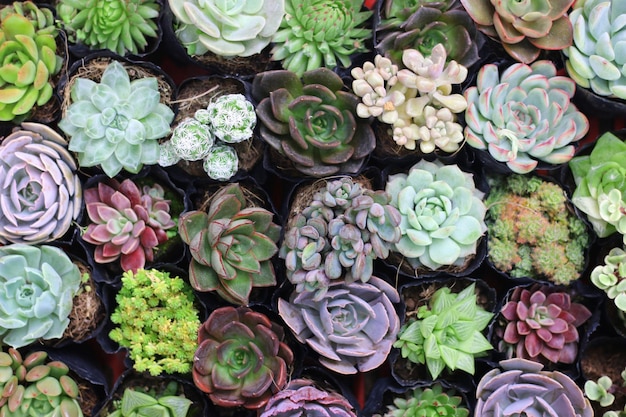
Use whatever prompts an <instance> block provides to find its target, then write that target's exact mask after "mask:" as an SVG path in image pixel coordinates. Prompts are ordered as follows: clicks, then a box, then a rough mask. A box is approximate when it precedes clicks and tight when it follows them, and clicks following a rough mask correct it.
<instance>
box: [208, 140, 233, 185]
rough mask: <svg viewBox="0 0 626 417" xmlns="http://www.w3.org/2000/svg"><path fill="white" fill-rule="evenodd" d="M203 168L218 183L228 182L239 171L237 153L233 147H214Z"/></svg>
mask: <svg viewBox="0 0 626 417" xmlns="http://www.w3.org/2000/svg"><path fill="white" fill-rule="evenodd" d="M202 167H203V168H204V170H205V171H206V173H207V175H208V176H209V178H212V179H214V180H218V181H228V180H229V179H231V178H232V177H233V176H234V175H235V174H236V173H237V170H238V169H239V158H238V157H237V151H236V150H235V148H233V147H232V146H228V145H216V146H212V147H211V149H210V150H209V154H208V155H207V156H206V157H205V158H204V162H202Z"/></svg>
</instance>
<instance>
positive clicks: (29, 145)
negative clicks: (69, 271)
mask: <svg viewBox="0 0 626 417" xmlns="http://www.w3.org/2000/svg"><path fill="white" fill-rule="evenodd" d="M76 169H77V167H76V162H75V161H74V158H73V157H72V155H71V154H70V153H69V152H68V150H67V142H66V141H65V139H63V138H62V137H61V136H60V135H59V134H58V133H57V132H55V131H54V130H52V129H51V128H49V127H48V126H45V125H42V124H39V123H23V124H22V126H21V128H16V129H14V130H13V132H12V133H11V134H10V135H8V136H6V137H5V138H4V139H3V140H2V143H1V144H0V178H2V181H3V187H2V191H0V243H3V244H7V243H27V244H32V245H35V244H39V243H45V242H51V241H53V240H57V239H60V238H61V237H63V235H65V233H66V232H67V231H68V230H69V228H70V226H71V222H72V221H75V220H77V218H78V216H79V214H80V212H81V209H82V204H83V201H82V197H83V192H82V186H81V184H80V180H79V178H78V176H77V175H76Z"/></svg>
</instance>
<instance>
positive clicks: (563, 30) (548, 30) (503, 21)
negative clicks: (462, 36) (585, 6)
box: [461, 0, 574, 64]
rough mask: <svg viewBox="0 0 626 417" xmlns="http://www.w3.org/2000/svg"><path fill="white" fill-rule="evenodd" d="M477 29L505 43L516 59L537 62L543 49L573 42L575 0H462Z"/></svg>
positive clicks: (505, 48) (564, 45)
mask: <svg viewBox="0 0 626 417" xmlns="http://www.w3.org/2000/svg"><path fill="white" fill-rule="evenodd" d="M461 3H462V4H463V7H465V9H466V10H467V12H468V13H469V14H470V16H471V17H472V19H474V21H475V22H476V26H477V28H478V30H480V31H482V32H484V33H485V34H486V35H487V36H490V37H491V38H493V39H495V40H497V41H499V42H500V43H502V46H503V47H504V50H505V51H506V52H507V53H508V54H509V55H511V56H512V57H513V58H515V59H516V60H517V61H520V62H523V63H525V64H530V63H531V62H534V61H535V60H537V58H538V57H539V54H540V53H541V51H542V50H562V49H564V48H567V47H568V46H571V45H572V32H573V30H572V24H571V23H570V21H569V19H568V18H567V12H568V10H569V8H570V6H572V4H573V3H574V0H536V1H519V0H503V1H490V0H461Z"/></svg>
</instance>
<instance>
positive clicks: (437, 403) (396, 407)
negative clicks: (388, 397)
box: [375, 384, 469, 417]
mask: <svg viewBox="0 0 626 417" xmlns="http://www.w3.org/2000/svg"><path fill="white" fill-rule="evenodd" d="M462 402H463V397H461V396H460V395H457V393H456V391H455V390H453V389H450V390H447V391H444V388H443V387H442V386H441V384H433V385H432V386H429V387H417V388H414V389H412V390H409V391H407V393H406V394H405V395H404V396H402V397H396V398H394V399H393V404H390V405H388V406H387V411H386V412H385V413H384V414H382V415H380V414H377V415H375V417H408V416H416V417H417V416H433V417H434V416H445V417H468V416H469V409H468V408H467V406H465V405H463V404H462Z"/></svg>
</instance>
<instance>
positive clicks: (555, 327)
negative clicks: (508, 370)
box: [496, 285, 591, 364]
mask: <svg viewBox="0 0 626 417" xmlns="http://www.w3.org/2000/svg"><path fill="white" fill-rule="evenodd" d="M590 317H591V312H590V311H589V309H588V308H587V307H585V306H584V305H583V304H580V303H577V302H573V301H572V300H571V297H570V295H569V293H567V292H565V291H563V290H559V289H556V288H555V287H548V286H545V285H533V286H531V287H528V288H524V287H515V288H514V289H513V291H512V292H511V294H510V296H509V298H508V301H507V303H506V304H505V305H504V306H503V307H502V309H501V310H500V316H499V317H498V320H497V323H498V325H497V326H496V336H497V337H498V338H500V341H499V345H498V349H499V350H500V351H502V352H505V353H506V356H507V358H512V357H516V358H523V359H530V360H533V361H537V362H541V363H544V364H547V363H559V362H560V363H565V364H572V363H574V362H575V361H576V358H577V355H578V342H579V335H578V329H577V328H578V327H579V326H582V325H583V324H584V323H585V322H586V321H587V320H588V319H589V318H590Z"/></svg>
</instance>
